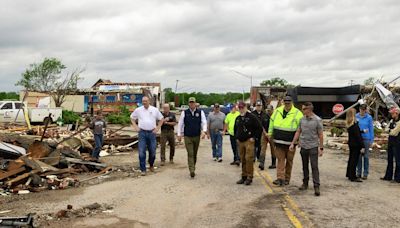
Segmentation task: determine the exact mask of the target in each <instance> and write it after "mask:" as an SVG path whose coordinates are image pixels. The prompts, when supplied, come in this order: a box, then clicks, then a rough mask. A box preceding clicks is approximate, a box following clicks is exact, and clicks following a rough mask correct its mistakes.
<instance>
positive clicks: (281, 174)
mask: <svg viewBox="0 0 400 228" xmlns="http://www.w3.org/2000/svg"><path fill="white" fill-rule="evenodd" d="M283 101H284V105H283V106H281V107H279V108H277V109H275V111H274V113H273V114H272V117H271V120H270V122H269V130H268V136H269V137H272V138H273V140H274V143H275V155H276V158H277V159H278V166H277V179H276V180H275V181H274V182H273V183H274V184H275V185H279V186H283V185H288V184H289V182H290V178H291V174H292V166H293V158H294V154H295V149H293V150H289V146H290V144H291V143H292V141H293V138H294V135H295V134H296V131H297V128H298V127H299V125H300V119H301V118H302V117H303V114H302V113H301V111H300V110H299V109H297V108H296V107H294V106H293V102H292V98H291V97H290V96H286V97H285V98H284V100H283Z"/></svg>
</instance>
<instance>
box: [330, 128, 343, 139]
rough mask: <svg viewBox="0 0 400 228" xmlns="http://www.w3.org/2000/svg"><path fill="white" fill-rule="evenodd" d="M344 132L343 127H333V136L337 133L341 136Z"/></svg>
mask: <svg viewBox="0 0 400 228" xmlns="http://www.w3.org/2000/svg"><path fill="white" fill-rule="evenodd" d="M344 132H345V130H344V129H343V128H337V127H334V128H332V129H331V136H332V137H334V136H335V135H336V136H337V137H340V136H342V135H343V133H344Z"/></svg>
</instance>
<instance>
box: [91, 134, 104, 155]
mask: <svg viewBox="0 0 400 228" xmlns="http://www.w3.org/2000/svg"><path fill="white" fill-rule="evenodd" d="M94 143H95V147H94V149H93V152H92V157H94V158H96V159H99V157H100V150H101V148H102V147H103V134H94Z"/></svg>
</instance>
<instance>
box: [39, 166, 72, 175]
mask: <svg viewBox="0 0 400 228" xmlns="http://www.w3.org/2000/svg"><path fill="white" fill-rule="evenodd" d="M78 172H79V169H73V168H66V169H59V170H58V171H49V172H44V173H42V174H40V176H42V177H45V176H48V175H59V174H64V173H71V174H78Z"/></svg>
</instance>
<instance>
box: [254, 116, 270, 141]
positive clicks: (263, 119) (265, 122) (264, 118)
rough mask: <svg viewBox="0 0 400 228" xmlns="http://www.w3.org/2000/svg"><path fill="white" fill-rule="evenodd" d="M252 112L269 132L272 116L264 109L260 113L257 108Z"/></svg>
mask: <svg viewBox="0 0 400 228" xmlns="http://www.w3.org/2000/svg"><path fill="white" fill-rule="evenodd" d="M252 113H253V114H254V115H255V116H256V117H257V119H258V121H260V123H261V125H262V127H263V129H264V130H265V131H266V132H268V128H269V119H270V116H269V115H268V114H267V113H266V112H264V111H261V112H260V113H258V112H257V110H254V111H253V112H252ZM261 133H262V131H261V132H259V134H260V135H261Z"/></svg>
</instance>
